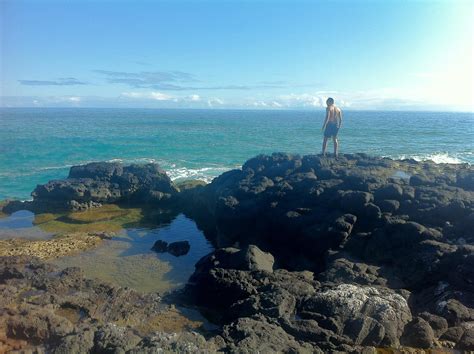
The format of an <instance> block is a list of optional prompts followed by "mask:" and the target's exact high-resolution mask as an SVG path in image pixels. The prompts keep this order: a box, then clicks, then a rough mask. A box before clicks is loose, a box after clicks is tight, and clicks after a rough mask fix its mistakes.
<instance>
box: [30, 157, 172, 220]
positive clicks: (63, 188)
mask: <svg viewBox="0 0 474 354" xmlns="http://www.w3.org/2000/svg"><path fill="white" fill-rule="evenodd" d="M177 192H178V190H177V188H176V187H175V186H174V184H173V183H172V182H171V180H170V178H169V177H168V176H167V175H166V172H165V171H163V170H162V169H161V168H160V167H159V165H157V164H145V165H130V166H123V165H122V164H120V163H109V162H94V163H89V164H87V165H83V166H73V167H71V170H70V172H69V177H68V178H67V179H64V180H54V181H50V182H48V183H46V184H44V185H38V186H37V187H36V188H35V190H34V191H33V192H32V194H31V195H32V196H33V203H32V206H31V208H33V209H36V210H47V211H52V210H58V209H59V210H83V209H89V208H92V207H96V206H100V205H101V204H102V203H120V202H128V203H138V204H149V203H156V202H161V203H163V202H165V201H167V200H169V199H170V198H171V197H172V196H173V195H175V194H176V193H177Z"/></svg>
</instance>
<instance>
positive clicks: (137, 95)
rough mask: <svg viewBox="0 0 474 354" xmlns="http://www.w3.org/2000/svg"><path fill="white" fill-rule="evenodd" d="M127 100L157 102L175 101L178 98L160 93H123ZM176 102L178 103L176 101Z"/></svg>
mask: <svg viewBox="0 0 474 354" xmlns="http://www.w3.org/2000/svg"><path fill="white" fill-rule="evenodd" d="M122 96H123V97H126V98H137V99H151V100H155V101H175V100H176V98H175V97H173V96H170V95H167V94H165V93H161V92H158V91H151V92H122ZM175 102H176V101H175Z"/></svg>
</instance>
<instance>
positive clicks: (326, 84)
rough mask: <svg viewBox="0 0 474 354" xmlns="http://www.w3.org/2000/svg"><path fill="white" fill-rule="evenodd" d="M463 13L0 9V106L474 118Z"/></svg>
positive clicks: (429, 9)
mask: <svg viewBox="0 0 474 354" xmlns="http://www.w3.org/2000/svg"><path fill="white" fill-rule="evenodd" d="M473 4H474V2H473V1H455V0H453V1H448V0H446V1H408V0H398V1H391V0H383V1H382V0H381V1H362V0H361V1H316V0H312V1H302V0H288V1H282V0H280V1H279V0H274V1H270V0H268V1H267V0H252V1H251V0H242V1H231V0H219V1H218V0H207V1H198V0H174V1H151V0H149V1H148V0H134V1H120V0H116V1H112V0H102V1H90V0H82V1H79V0H62V1H59V0H56V1H47V0H44V1H43V0H28V1H27V0H0V23H1V24H0V39H1V47H0V51H1V59H0V60H1V62H0V106H3V107H117V108H120V107H138V108H139V107H143V108H216V109H217V108H239V109H240V108H243V109H247V108H248V109H322V107H324V102H325V100H326V98H327V97H329V96H331V97H334V99H335V100H336V104H337V105H339V106H341V107H346V108H350V109H376V110H441V111H474V92H473V81H474V73H473V66H474V64H473V63H474V58H473V57H474V5H473Z"/></svg>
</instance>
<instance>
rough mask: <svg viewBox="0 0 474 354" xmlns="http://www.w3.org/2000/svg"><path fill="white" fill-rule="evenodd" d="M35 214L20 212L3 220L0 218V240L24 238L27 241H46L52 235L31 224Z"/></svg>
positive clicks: (25, 211) (26, 211)
mask: <svg viewBox="0 0 474 354" xmlns="http://www.w3.org/2000/svg"><path fill="white" fill-rule="evenodd" d="M34 219H35V214H33V213H32V212H31V211H28V210H20V211H17V212H14V213H12V214H11V215H8V216H6V217H4V218H0V240H6V239H11V238H25V239H29V240H47V239H50V238H51V237H52V236H53V234H52V233H49V232H44V231H43V230H41V229H40V228H39V227H37V226H35V225H34V224H33V221H34Z"/></svg>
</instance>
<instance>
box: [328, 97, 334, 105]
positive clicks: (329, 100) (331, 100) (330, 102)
mask: <svg viewBox="0 0 474 354" xmlns="http://www.w3.org/2000/svg"><path fill="white" fill-rule="evenodd" d="M326 103H327V104H334V98H332V97H328V99H327V100H326Z"/></svg>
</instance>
